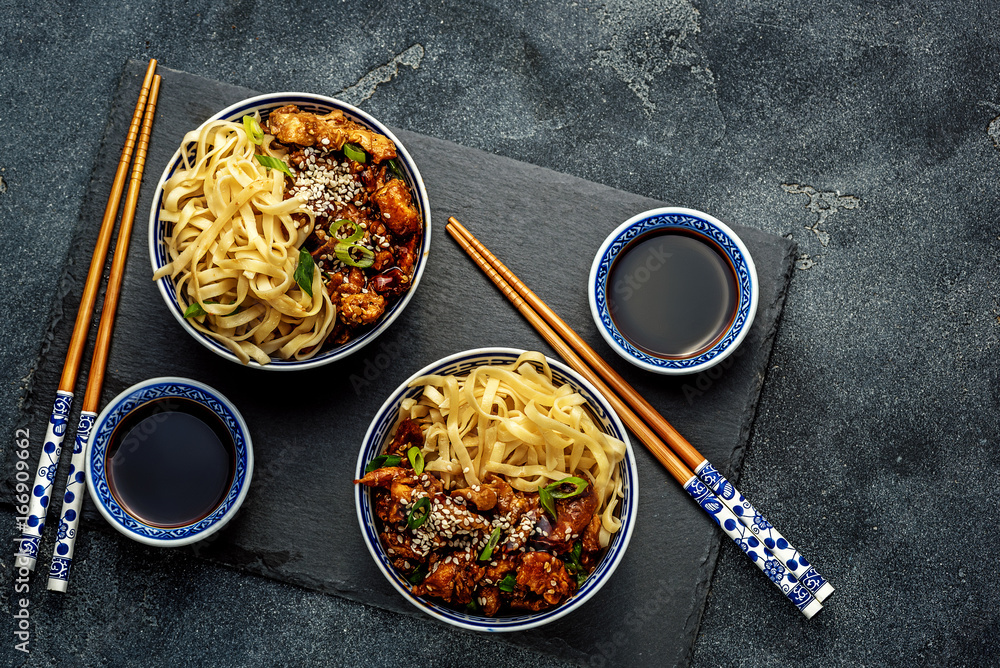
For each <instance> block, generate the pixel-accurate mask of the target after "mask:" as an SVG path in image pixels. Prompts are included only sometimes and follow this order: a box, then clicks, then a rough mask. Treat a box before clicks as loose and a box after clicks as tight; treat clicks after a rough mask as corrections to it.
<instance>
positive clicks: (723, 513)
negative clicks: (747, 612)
mask: <svg viewBox="0 0 1000 668" xmlns="http://www.w3.org/2000/svg"><path fill="white" fill-rule="evenodd" d="M684 490H685V491H686V492H687V493H688V494H690V495H691V497H692V498H693V499H694V500H695V501H697V502H698V505H699V506H701V507H702V509H703V510H704V511H705V512H707V513H708V514H709V516H710V517H711V518H712V519H713V520H715V521H716V522H717V523H718V525H719V526H720V527H722V530H723V531H725V532H726V535H728V536H729V537H730V538H732V539H733V541H734V542H735V543H736V544H737V545H738V546H739V548H740V549H741V550H743V551H744V552H745V553H746V555H747V556H748V557H750V560H751V561H753V562H754V563H755V564H757V568H759V569H760V570H762V571H763V572H764V575H766V576H767V577H768V579H769V580H771V582H773V583H774V584H775V585H776V586H777V587H778V589H780V590H781V591H782V593H783V594H784V595H785V596H786V597H787V598H788V600H789V601H791V602H792V604H793V605H794V606H795V607H796V608H798V609H799V611H800V612H801V613H802V614H803V615H805V616H806V619H809V618H811V617H812V616H813V615H815V614H816V613H817V612H819V611H820V610H822V609H823V606H822V604H821V603H820V602H819V601H817V600H816V599H815V598H813V596H812V594H810V593H809V590H808V589H806V588H805V587H804V586H803V585H802V583H801V582H799V580H798V578H796V577H795V576H794V575H792V573H791V572H789V570H788V569H787V568H785V567H784V566H783V565H782V564H781V562H779V561H778V559H777V557H775V556H774V553H772V552H771V550H769V549H768V548H767V547H766V546H765V545H764V544H763V543H761V542H760V540H758V539H757V537H756V536H754V535H753V533H752V532H751V531H750V529H749V528H747V527H746V526H744V525H743V523H742V522H740V520H739V518H737V517H736V515H734V514H733V512H732V511H731V510H729V508H727V507H726V506H725V505H724V504H723V503H722V501H720V500H719V497H717V496H716V495H715V494H713V493H712V490H710V489H709V488H708V486H706V485H705V483H703V482H702V481H701V480H699V479H698V478H697V477H696V476H693V477H692V478H691V479H690V480H688V481H687V483H686V484H685V485H684Z"/></svg>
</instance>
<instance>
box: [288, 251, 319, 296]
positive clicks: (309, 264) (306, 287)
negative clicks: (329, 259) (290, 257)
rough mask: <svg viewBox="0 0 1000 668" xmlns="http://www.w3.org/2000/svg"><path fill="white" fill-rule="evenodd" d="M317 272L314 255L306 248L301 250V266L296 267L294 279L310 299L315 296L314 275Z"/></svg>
mask: <svg viewBox="0 0 1000 668" xmlns="http://www.w3.org/2000/svg"><path fill="white" fill-rule="evenodd" d="M315 272H316V263H315V262H313V258H312V255H310V254H309V251H307V250H306V249H305V248H301V249H299V264H298V266H297V267H295V273H294V274H293V275H292V278H294V279H295V282H296V283H298V284H299V287H300V288H302V291H303V292H305V293H306V294H307V295H309V296H310V297H312V296H313V286H312V283H313V274H314V273H315Z"/></svg>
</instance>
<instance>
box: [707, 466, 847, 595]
mask: <svg viewBox="0 0 1000 668" xmlns="http://www.w3.org/2000/svg"><path fill="white" fill-rule="evenodd" d="M695 474H696V475H697V476H698V477H699V478H700V479H701V481H702V482H703V483H705V485H707V486H708V488H709V489H710V490H712V491H713V492H714V493H715V495H716V496H718V497H719V500H720V501H722V503H724V504H725V505H726V507H727V508H729V510H731V511H733V514H734V515H736V517H737V518H739V521H740V522H741V523H742V524H743V525H744V526H746V527H747V528H748V529H750V531H752V532H753V534H754V535H755V536H757V538H758V539H760V541H761V542H762V543H764V546H765V547H767V548H768V549H769V550H770V551H771V552H772V553H774V556H776V557H777V558H778V561H780V562H781V563H782V565H783V566H784V567H785V568H787V569H788V570H789V571H791V572H792V575H794V576H795V577H797V578H798V579H799V581H800V582H802V584H804V585H805V586H806V589H808V590H809V592H810V593H811V594H812V595H813V596H815V597H816V600H817V601H819V602H820V603H822V602H823V601H825V600H826V599H827V597H828V596H829V595H830V594H832V593H833V591H834V589H833V585H831V584H830V583H829V582H827V581H826V579H825V578H824V577H823V576H822V575H820V574H819V573H818V572H817V571H816V569H815V568H813V566H812V564H810V563H809V562H808V561H807V560H806V558H805V557H803V556H802V554H801V553H800V552H799V551H798V550H796V549H795V548H794V547H792V545H791V543H789V542H788V541H787V540H785V537H784V536H782V535H781V533H780V532H779V531H778V530H777V529H775V528H774V525H772V524H771V523H770V522H769V521H768V520H767V518H766V517H764V515H762V514H761V513H760V512H758V511H757V509H756V508H754V507H753V505H752V504H751V503H750V502H749V501H748V500H747V498H746V497H745V496H743V494H742V493H741V492H740V490H738V489H736V487H735V486H734V485H733V484H732V483H731V482H729V481H728V480H726V478H725V476H723V475H722V474H721V473H719V472H718V471H717V470H716V469H715V467H714V466H712V465H711V464H710V463H709V462H708V460H707V459H706V460H705V461H704V462H702V463H701V465H700V466H699V467H698V468H697V469H695Z"/></svg>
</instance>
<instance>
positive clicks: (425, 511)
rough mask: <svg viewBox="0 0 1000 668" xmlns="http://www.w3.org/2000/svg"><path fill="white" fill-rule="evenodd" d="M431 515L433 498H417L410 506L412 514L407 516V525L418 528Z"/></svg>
mask: <svg viewBox="0 0 1000 668" xmlns="http://www.w3.org/2000/svg"><path fill="white" fill-rule="evenodd" d="M430 516H431V499H430V497H427V496H422V497H420V498H419V499H417V502H416V503H414V504H413V507H412V508H410V514H409V515H407V516H406V526H408V527H410V528H411V529H416V528H417V527H419V526H420V525H421V524H423V523H424V522H426V521H427V518H428V517H430Z"/></svg>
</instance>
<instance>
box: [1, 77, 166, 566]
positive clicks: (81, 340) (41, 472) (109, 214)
mask: <svg viewBox="0 0 1000 668" xmlns="http://www.w3.org/2000/svg"><path fill="white" fill-rule="evenodd" d="M155 72H156V60H155V59H153V60H150V61H149V66H148V67H147V68H146V76H145V78H144V79H143V82H142V88H141V89H140V91H139V99H138V100H137V101H136V104H135V110H134V111H133V113H132V122H131V123H130V125H129V130H128V135H127V136H126V138H125V145H124V146H123V148H122V153H121V157H120V158H119V160H118V168H117V170H116V171H115V177H114V181H113V182H112V184H111V192H110V194H109V195H108V203H107V205H106V206H105V208H104V217H103V219H102V220H101V228H100V232H99V233H98V235H97V242H96V244H95V245H94V253H93V255H92V256H91V260H90V270H89V271H88V272H87V280H86V282H85V283H84V287H83V294H82V295H81V297H80V306H79V307H78V309H77V313H76V322H75V324H74V325H73V334H72V335H71V337H70V342H69V348H68V349H67V351H66V361H65V362H64V363H63V370H62V376H61V377H60V379H59V386H58V389H57V390H56V399H55V403H54V404H53V408H52V415H51V417H50V418H49V422H48V427H47V429H46V432H45V441H44V445H43V447H42V452H41V454H40V455H39V462H38V467H37V468H36V469H35V470H36V472H37V473H36V475H35V481H34V484H33V485H32V486H31V489H32V494H31V500H30V502H29V505H28V514H27V519H26V521H25V523H24V526H22V527H21V538H20V539H19V541H18V550H17V554H16V558H15V562H14V565H15V566H17V567H18V568H27V569H28V570H34V568H35V564H36V562H37V558H38V545H39V542H40V541H41V537H42V532H43V531H44V529H45V517H46V515H47V513H48V507H49V505H50V504H49V498H50V496H51V492H52V481H53V479H54V478H55V473H56V469H58V468H59V455H60V454H61V453H62V443H63V438H64V436H65V434H66V426H67V422H68V420H69V413H70V410H71V409H72V407H73V392H74V390H75V388H76V381H77V376H78V375H79V371H80V360H81V359H82V358H83V349H84V347H85V346H86V344H87V333H88V332H89V330H90V322H91V318H92V316H93V313H94V303H95V301H96V300H97V293H98V291H99V290H100V287H101V276H102V274H103V273H104V265H105V262H106V260H107V254H108V247H109V246H110V245H111V236H112V234H113V233H114V228H115V220H116V218H117V217H118V205H119V204H120V203H121V197H122V191H123V190H124V189H125V181H126V178H127V176H128V168H129V164H130V163H131V162H132V154H133V151H134V149H135V144H136V137H137V136H138V134H139V126H140V124H141V123H142V119H143V111H144V110H145V108H146V101H147V99H148V97H149V92H150V88H151V86H152V83H153V76H154V74H155Z"/></svg>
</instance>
